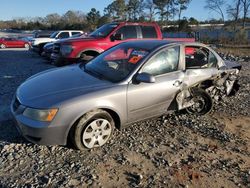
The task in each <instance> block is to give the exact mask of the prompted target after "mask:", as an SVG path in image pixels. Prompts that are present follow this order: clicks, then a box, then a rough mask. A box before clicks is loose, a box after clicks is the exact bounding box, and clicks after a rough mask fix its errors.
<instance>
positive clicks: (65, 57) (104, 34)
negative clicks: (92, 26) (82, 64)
mask: <svg viewBox="0 0 250 188" xmlns="http://www.w3.org/2000/svg"><path fill="white" fill-rule="evenodd" d="M142 39H149V40H150V39H154V40H155V39H159V40H162V39H163V38H162V33H161V29H160V27H159V25H158V24H157V23H130V22H120V23H110V24H105V25H103V26H101V27H100V28H98V29H97V30H96V31H94V32H93V33H91V34H90V35H88V36H87V37H85V38H75V39H68V40H64V41H60V42H55V43H54V47H53V53H52V54H51V60H52V64H54V65H56V66H62V65H65V64H68V63H75V62H78V61H79V60H83V61H86V60H90V59H92V58H93V57H95V56H97V55H98V54H100V53H102V52H103V51H105V50H107V49H108V48H110V47H112V46H115V45H117V44H119V43H121V42H125V41H129V40H142ZM164 40H168V38H165V39H164ZM174 40H175V41H190V42H193V41H195V39H194V38H185V39H182V38H175V39H174Z"/></svg>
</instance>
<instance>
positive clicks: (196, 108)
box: [186, 88, 213, 115]
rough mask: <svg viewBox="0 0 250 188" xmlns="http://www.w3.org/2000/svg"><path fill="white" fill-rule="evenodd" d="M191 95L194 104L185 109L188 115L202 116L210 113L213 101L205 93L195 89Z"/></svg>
mask: <svg viewBox="0 0 250 188" xmlns="http://www.w3.org/2000/svg"><path fill="white" fill-rule="evenodd" d="M192 95H193V101H194V104H193V105H192V106H190V107H188V108H186V111H187V112H188V113H190V114H196V115H204V114H207V113H209V112H210V111H211V109H212V107H213V101H212V98H211V97H210V96H209V95H208V94H207V92H206V91H204V90H202V89H198V88H196V89H193V90H192Z"/></svg>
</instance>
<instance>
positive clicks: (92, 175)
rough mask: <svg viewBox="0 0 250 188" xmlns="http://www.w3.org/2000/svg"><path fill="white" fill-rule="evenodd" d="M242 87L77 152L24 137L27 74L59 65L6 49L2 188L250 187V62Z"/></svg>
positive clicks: (0, 112) (0, 115)
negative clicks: (18, 113)
mask: <svg viewBox="0 0 250 188" xmlns="http://www.w3.org/2000/svg"><path fill="white" fill-rule="evenodd" d="M241 64H242V66H243V67H242V71H241V73H240V78H239V85H240V89H239V91H238V92H237V93H236V95H233V96H230V97H228V98H225V99H223V100H220V101H216V102H215V104H214V108H213V111H212V112H211V113H210V114H208V115H205V116H202V117H199V116H194V115H188V114H185V113H178V114H169V115H165V116H162V117H159V118H154V119H150V120H147V121H143V122H139V123H136V124H133V125H130V126H128V127H126V128H125V129H123V130H122V131H115V134H114V136H113V138H112V139H111V141H110V142H109V143H108V144H106V145H105V146H104V147H102V148H99V149H94V150H91V151H77V150H74V149H72V147H70V146H67V147H63V146H40V145H35V144H31V143H29V142H27V141H25V140H24V139H23V138H22V136H21V135H20V134H19V133H18V132H17V130H16V128H15V122H14V120H13V118H12V116H11V114H10V109H9V105H10V102H11V99H12V97H13V95H14V93H15V91H16V88H17V87H18V86H19V85H20V84H21V83H22V82H23V81H24V80H25V79H27V78H28V77H30V76H31V75H33V74H35V73H38V72H40V71H43V70H47V69H50V68H53V66H52V65H50V64H48V63H47V62H46V61H45V60H43V59H42V58H41V57H39V56H38V55H36V54H34V53H32V52H29V51H26V50H24V49H5V50H0V88H1V89H0V187H194V188H196V187H197V188H200V187H206V188H207V187H225V188H230V187H250V92H249V91H250V62H241Z"/></svg>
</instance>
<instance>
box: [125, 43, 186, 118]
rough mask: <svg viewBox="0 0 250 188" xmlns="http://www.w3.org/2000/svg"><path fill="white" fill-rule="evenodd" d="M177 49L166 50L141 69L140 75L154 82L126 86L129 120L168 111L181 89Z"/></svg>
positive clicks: (176, 47) (180, 71)
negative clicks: (152, 78) (150, 78)
mask: <svg viewBox="0 0 250 188" xmlns="http://www.w3.org/2000/svg"><path fill="white" fill-rule="evenodd" d="M180 59H181V58H180V46H179V45H177V46H174V47H167V48H165V49H163V50H161V51H160V52H158V53H157V54H155V55H154V56H153V57H151V58H150V60H149V61H148V62H147V63H146V64H145V65H144V66H143V67H142V69H141V70H140V72H146V73H149V74H151V75H153V76H155V79H156V81H155V83H139V84H137V83H133V82H131V83H130V84H129V86H128V92H127V104H128V108H127V109H128V121H129V122H134V121H137V120H142V119H145V118H149V117H153V116H157V115H160V114H163V113H165V112H167V110H168V107H169V105H170V103H171V102H172V101H173V99H174V97H175V95H176V94H177V92H178V91H179V90H180V87H181V83H182V80H183V77H184V73H183V71H182V70H179V67H180V65H179V62H180Z"/></svg>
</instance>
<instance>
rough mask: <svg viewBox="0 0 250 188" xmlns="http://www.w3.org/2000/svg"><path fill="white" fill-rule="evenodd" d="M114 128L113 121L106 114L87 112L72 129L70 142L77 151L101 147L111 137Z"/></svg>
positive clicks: (103, 112) (96, 111)
mask: <svg viewBox="0 0 250 188" xmlns="http://www.w3.org/2000/svg"><path fill="white" fill-rule="evenodd" d="M114 127H115V123H114V120H113V118H112V117H111V115H110V114H109V113H108V112H106V111H104V110H95V111H91V112H88V113H87V114H85V115H84V116H83V117H82V118H81V119H80V121H79V122H78V123H77V125H76V126H75V127H74V128H73V130H72V134H71V142H72V143H73V144H74V146H75V147H76V149H78V150H86V149H93V148H96V147H101V146H103V145H104V144H105V143H107V141H108V140H109V139H110V137H111V136H112V133H113V130H114Z"/></svg>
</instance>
